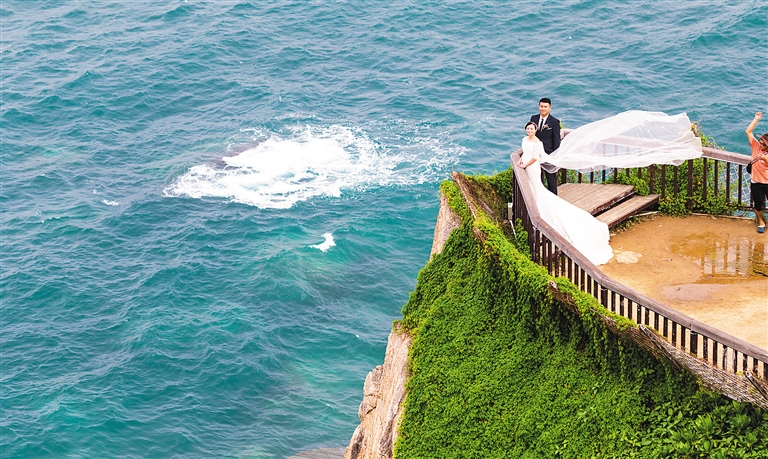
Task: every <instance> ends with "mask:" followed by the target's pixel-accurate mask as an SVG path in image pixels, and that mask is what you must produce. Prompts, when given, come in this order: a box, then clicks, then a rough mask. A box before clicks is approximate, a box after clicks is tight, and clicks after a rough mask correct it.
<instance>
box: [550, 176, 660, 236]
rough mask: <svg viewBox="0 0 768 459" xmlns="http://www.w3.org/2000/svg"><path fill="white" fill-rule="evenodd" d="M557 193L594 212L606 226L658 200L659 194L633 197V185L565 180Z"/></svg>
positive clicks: (575, 204) (591, 212)
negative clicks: (566, 181)
mask: <svg viewBox="0 0 768 459" xmlns="http://www.w3.org/2000/svg"><path fill="white" fill-rule="evenodd" d="M557 194H558V196H560V197H561V198H563V199H565V200H566V201H568V202H570V203H571V204H573V205H574V206H576V207H578V208H580V209H583V210H585V211H587V212H589V213H590V214H592V215H595V216H596V218H597V219H598V220H600V221H601V222H604V223H606V224H607V225H608V226H609V227H611V226H614V225H618V224H619V223H621V222H623V221H624V220H626V219H628V218H630V217H632V216H633V215H635V214H636V213H638V212H640V211H641V210H643V209H647V208H648V207H650V206H652V205H654V204H656V203H658V202H659V195H656V194H652V195H649V196H634V194H635V189H634V187H632V185H616V184H607V185H601V184H597V183H565V184H563V185H560V186H559V187H558V188H557Z"/></svg>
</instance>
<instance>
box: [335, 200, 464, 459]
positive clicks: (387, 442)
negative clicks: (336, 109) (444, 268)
mask: <svg viewBox="0 0 768 459" xmlns="http://www.w3.org/2000/svg"><path fill="white" fill-rule="evenodd" d="M460 226H461V218H459V216H458V214H456V212H454V211H453V210H451V208H450V206H449V205H448V200H447V199H446V197H445V195H442V194H441V195H440V211H439V212H438V214H437V223H436V224H435V236H434V239H433V241H432V252H431V255H432V256H434V255H435V254H438V253H440V252H441V251H442V250H443V246H444V245H445V241H447V240H448V236H450V235H451V232H452V231H453V230H454V229H456V228H458V227H460ZM410 345H411V336H410V334H409V333H408V332H407V331H405V330H402V329H397V330H394V329H393V330H392V332H390V334H389V339H388V340H387V352H386V355H385V357H384V363H383V364H382V365H379V366H377V367H376V368H374V369H373V371H371V372H370V373H368V376H367V377H366V378H365V385H364V386H363V401H362V403H360V408H359V409H358V416H360V425H359V426H358V427H357V428H356V429H355V432H354V433H353V434H352V440H351V441H350V442H349V446H348V447H347V450H346V453H345V454H344V458H345V459H385V458H386V459H389V458H392V457H393V451H394V445H395V441H397V431H398V428H399V427H400V415H401V414H402V410H403V401H404V399H405V382H406V379H407V377H408V350H409V349H410Z"/></svg>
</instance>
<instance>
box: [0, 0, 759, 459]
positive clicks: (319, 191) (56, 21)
mask: <svg viewBox="0 0 768 459" xmlns="http://www.w3.org/2000/svg"><path fill="white" fill-rule="evenodd" d="M766 30H768V1H767V0H759V1H736V2H732V1H730V2H726V1H722V0H708V1H685V2H680V1H661V0H659V1H636V2H628V3H626V4H623V3H619V2H612V1H607V0H585V1H577V0H562V1H553V2H546V3H531V2H527V3H516V2H515V3H513V2H499V1H475V2H459V1H443V2H412V1H394V2H392V3H390V2H371V1H362V0H361V1H352V0H350V1H343V0H339V1H304V2H287V1H266V2H255V1H227V0H222V1H196V0H183V1H180V0H173V1H155V2H148V1H143V2H142V1H131V2H114V1H105V0H93V1H84V0H70V1H63V0H59V1H53V0H49V1H21V0H2V1H0V32H1V37H0V41H1V42H2V43H1V49H0V70H1V73H2V75H1V77H0V84H1V87H0V123H1V126H0V127H1V130H0V149H1V156H0V205H1V220H0V302H1V303H2V304H1V309H0V411H1V412H0V457H3V458H102V457H120V458H149V457H158V458H182V457H183V458H197V457H199V458H208V457H230V458H284V457H288V456H291V455H294V454H296V453H298V452H300V451H303V450H309V449H315V448H329V447H340V446H344V445H346V444H347V443H348V442H349V439H350V437H351V435H352V432H353V430H354V428H355V426H356V425H357V423H358V418H357V408H358V405H359V403H360V401H361V400H362V395H363V394H362V386H363V382H364V379H365V376H366V374H367V373H368V372H369V371H370V370H371V369H373V368H374V367H375V366H376V365H378V364H381V363H382V361H383V358H384V350H385V347H386V339H387V334H388V332H389V330H390V328H391V326H392V321H393V320H396V319H398V318H400V317H401V316H400V308H401V307H402V305H403V304H404V303H405V302H406V300H407V298H408V294H409V292H410V291H412V290H413V288H414V285H415V281H416V275H417V273H418V271H419V269H420V268H421V267H422V266H424V264H425V263H426V262H427V261H428V259H429V251H430V247H431V244H432V235H433V228H434V223H435V219H436V217H437V211H438V205H439V201H438V187H439V184H440V182H441V181H442V180H444V179H446V178H447V177H448V175H449V174H450V172H451V171H454V170H458V171H463V172H469V173H485V174H491V173H494V172H497V171H502V170H505V169H507V167H508V166H509V153H510V152H511V151H513V150H515V149H516V148H518V146H519V144H520V140H521V139H522V137H523V136H524V132H523V125H524V124H525V122H526V121H527V120H528V118H529V117H530V115H532V114H535V113H536V107H537V104H538V100H539V98H541V97H549V98H551V99H552V102H553V109H552V114H553V115H554V116H556V117H558V118H560V119H561V121H562V123H563V124H564V125H565V126H566V127H577V126H579V125H582V124H585V123H588V122H591V121H595V120H597V119H600V118H603V117H607V116H611V115H614V114H616V113H618V112H621V111H625V110H632V109H639V110H651V111H663V112H666V113H670V114H674V113H679V112H687V113H688V115H689V117H690V118H691V119H692V120H694V121H698V122H699V123H700V125H701V127H702V129H703V131H704V132H705V133H706V134H707V135H709V136H712V137H713V138H714V139H715V140H716V141H717V143H718V144H720V145H721V146H723V147H725V148H726V149H728V150H731V151H736V152H742V153H745V154H746V153H748V151H749V148H748V145H747V144H746V138H745V135H744V129H745V128H746V126H747V124H748V123H749V122H750V121H751V120H752V118H753V116H754V113H755V112H756V111H758V110H762V111H766V112H768V34H766ZM757 131H758V132H760V133H762V132H765V131H768V116H766V117H765V118H764V119H763V121H761V123H760V124H759V125H758V128H757Z"/></svg>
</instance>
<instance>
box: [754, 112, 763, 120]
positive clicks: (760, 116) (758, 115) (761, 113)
mask: <svg viewBox="0 0 768 459" xmlns="http://www.w3.org/2000/svg"><path fill="white" fill-rule="evenodd" d="M762 117H763V112H757V113H755V119H756V120H759V119H760V118H762Z"/></svg>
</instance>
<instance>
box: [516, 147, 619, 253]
mask: <svg viewBox="0 0 768 459" xmlns="http://www.w3.org/2000/svg"><path fill="white" fill-rule="evenodd" d="M522 147H523V156H522V161H523V163H527V162H528V161H529V160H530V159H531V158H536V162H534V163H533V164H531V165H530V166H528V167H526V168H525V172H526V174H528V180H529V181H530V183H531V188H532V190H533V198H534V201H535V205H536V208H537V209H538V211H539V215H540V216H541V218H542V219H543V220H544V221H545V222H547V224H549V226H551V227H552V228H553V229H554V230H555V231H557V233H558V234H560V235H561V236H563V237H564V238H566V239H567V240H568V241H569V242H570V243H571V245H573V246H574V247H575V248H576V250H578V251H579V252H580V253H581V254H582V255H584V256H585V257H586V258H587V259H588V260H589V261H591V262H592V263H593V264H595V265H602V264H605V263H607V262H608V260H610V259H611V258H612V257H613V250H612V249H611V246H610V244H609V243H608V239H609V238H610V233H609V231H608V225H606V224H605V223H602V222H600V221H598V220H597V219H596V218H595V217H593V216H592V215H590V214H589V212H586V211H584V210H581V209H579V208H578V207H576V206H574V205H573V204H571V203H569V202H568V201H566V200H564V199H562V198H560V197H558V196H556V195H554V194H552V193H551V192H550V191H549V190H548V189H547V188H546V187H545V186H544V184H543V183H542V182H541V168H540V166H539V165H540V163H541V161H542V160H544V159H546V158H547V156H546V155H545V153H544V146H543V145H542V143H541V141H538V140H536V141H530V140H528V138H527V137H526V138H523V145H522Z"/></svg>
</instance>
